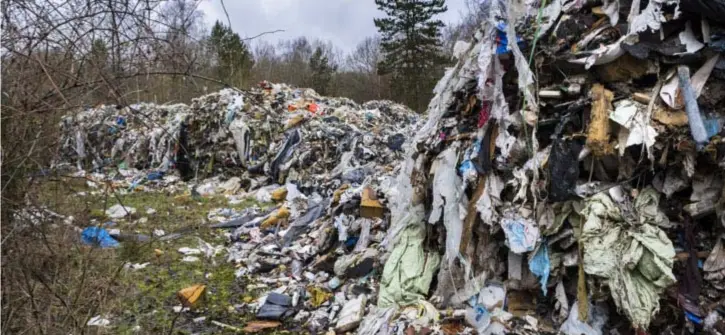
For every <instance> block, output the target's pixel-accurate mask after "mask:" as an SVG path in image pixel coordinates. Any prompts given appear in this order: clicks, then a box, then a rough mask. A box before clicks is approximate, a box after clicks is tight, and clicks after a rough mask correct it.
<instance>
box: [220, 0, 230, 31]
mask: <svg viewBox="0 0 725 335" xmlns="http://www.w3.org/2000/svg"><path fill="white" fill-rule="evenodd" d="M219 2H221V3H222V9H223V10H224V15H226V16H227V24H229V29H232V20H230V19H229V13H227V6H224V0H219Z"/></svg>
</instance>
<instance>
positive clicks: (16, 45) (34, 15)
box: [2, 0, 474, 112]
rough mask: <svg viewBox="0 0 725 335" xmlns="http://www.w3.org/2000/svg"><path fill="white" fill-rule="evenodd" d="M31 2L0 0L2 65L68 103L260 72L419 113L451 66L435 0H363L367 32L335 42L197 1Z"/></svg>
mask: <svg viewBox="0 0 725 335" xmlns="http://www.w3.org/2000/svg"><path fill="white" fill-rule="evenodd" d="M42 2H43V1H40V2H35V3H27V2H23V1H10V2H9V3H6V4H4V6H3V7H4V8H3V13H4V15H5V20H4V21H5V22H4V23H5V25H4V28H5V29H4V31H3V40H4V42H5V43H4V45H3V48H4V49H5V51H7V52H5V53H4V54H3V64H2V65H3V72H4V74H5V73H7V74H11V75H18V76H20V77H24V78H32V77H33V76H35V77H39V78H42V79H43V81H44V82H46V84H45V85H37V86H39V87H36V89H41V87H42V89H44V90H45V91H46V93H47V94H49V96H52V97H53V98H58V97H57V96H56V95H57V94H58V92H57V91H58V90H57V89H56V88H55V87H53V84H52V83H53V82H55V83H56V84H57V85H58V89H61V88H62V87H65V88H66V89H68V90H69V91H72V92H69V95H70V96H73V98H72V99H70V100H73V102H72V105H74V106H76V105H84V104H85V105H92V104H97V103H114V102H116V103H119V104H123V103H124V102H142V101H151V102H157V103H166V102H186V101H188V100H190V99H191V98H193V97H196V96H199V95H201V94H205V93H209V92H211V91H213V90H216V89H219V88H221V87H223V86H225V85H229V86H234V87H238V88H241V89H245V88H248V87H250V86H251V85H254V84H255V83H257V82H259V81H261V80H268V81H272V82H284V83H289V84H292V85H295V86H299V87H311V88H313V89H315V90H316V91H318V92H319V93H321V94H323V95H332V96H346V97H349V98H352V99H354V100H356V101H359V102H362V101H367V100H372V99H389V100H395V101H398V102H402V103H405V104H407V105H409V106H410V107H411V108H413V109H415V110H417V111H419V112H423V111H425V108H426V106H427V102H428V101H429V100H430V97H431V96H432V93H431V92H432V89H433V87H434V85H435V82H436V81H437V80H438V78H440V77H441V75H442V73H443V71H444V68H445V66H449V65H451V64H452V60H451V55H450V51H451V49H452V45H453V42H454V41H453V39H460V38H462V36H461V35H462V34H461V27H462V25H463V24H458V25H454V26H450V27H446V26H445V25H444V24H443V22H442V21H440V20H439V19H437V18H436V17H437V15H438V14H440V13H443V12H445V11H446V10H447V7H446V5H445V1H444V0H417V1H404V2H401V1H395V0H375V3H376V5H377V7H378V9H379V10H380V11H379V15H378V17H376V18H371V20H374V24H375V26H376V27H377V30H378V34H376V35H374V36H369V37H367V38H365V39H363V40H362V41H361V42H360V43H359V44H358V45H357V46H356V47H355V48H354V49H353V50H348V51H347V52H343V51H342V50H341V49H340V48H339V47H338V46H335V45H333V44H332V43H331V42H329V41H324V40H318V39H314V40H313V39H308V38H307V37H298V38H295V39H291V40H286V41H279V42H277V43H270V42H266V41H265V40H264V38H265V37H261V38H257V39H254V40H250V39H244V38H242V37H241V36H240V33H244V32H236V31H233V29H232V28H231V27H230V26H229V25H228V24H227V23H226V22H223V21H217V22H215V23H214V24H213V25H212V26H211V27H206V26H205V25H204V22H203V14H202V13H201V11H200V10H199V9H198V4H199V0H166V1H161V0H108V1H98V2H87V1H81V0H69V1H66V2H63V3H62V4H61V3H54V2H53V1H50V0H47V1H46V2H47V5H48V6H43V4H42ZM471 3H474V1H471ZM48 8H49V9H48ZM14 15H15V16H14ZM15 18H17V19H15ZM64 18H65V20H63V19H64ZM59 21H60V22H59ZM54 23H55V25H54ZM32 25H35V26H36V27H34V28H33V27H32ZM269 36H273V35H268V36H266V37H269ZM466 37H467V36H466ZM39 64H42V65H43V67H44V68H45V71H43V67H38V66H37V65H39ZM32 65H36V66H32ZM48 79H52V80H48ZM3 84H4V85H3V88H4V91H6V92H8V93H11V94H12V95H13V96H15V97H14V98H16V99H17V96H20V95H27V93H28V92H26V91H24V90H25V89H26V88H24V87H23V85H15V84H17V83H10V82H8V81H6V80H5V78H3ZM6 85H8V86H6ZM84 85H89V86H91V87H85V86H84ZM93 86H95V87H93ZM5 88H8V89H5ZM16 90H17V91H16ZM76 92H82V93H80V94H78V95H76V94H73V93H76ZM33 97H35V98H37V96H35V95H33ZM66 97H67V96H66ZM46 98H47V97H46ZM6 100H7V99H6ZM6 102H9V103H11V104H12V102H11V101H6ZM68 103H71V101H68Z"/></svg>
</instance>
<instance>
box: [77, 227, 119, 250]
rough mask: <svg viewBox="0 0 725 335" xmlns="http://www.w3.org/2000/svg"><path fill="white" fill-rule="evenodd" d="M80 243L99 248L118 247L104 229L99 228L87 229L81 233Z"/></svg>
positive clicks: (116, 242)
mask: <svg viewBox="0 0 725 335" xmlns="http://www.w3.org/2000/svg"><path fill="white" fill-rule="evenodd" d="M81 241H82V242H83V243H84V244H88V245H93V246H99V247H101V248H116V247H118V246H120V244H119V243H118V241H116V240H115V239H114V238H113V237H111V235H110V234H109V233H108V231H107V230H106V229H103V228H100V227H88V228H85V229H83V232H81Z"/></svg>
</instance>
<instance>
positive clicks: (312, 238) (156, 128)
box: [58, 82, 419, 332]
mask: <svg viewBox="0 0 725 335" xmlns="http://www.w3.org/2000/svg"><path fill="white" fill-rule="evenodd" d="M418 121H419V116H418V115H417V114H415V113H413V112H412V111H411V110H410V109H408V108H407V107H405V106H402V105H400V104H397V103H393V102H391V101H369V102H366V103H364V104H361V105H359V104H357V103H355V102H353V101H352V100H349V99H346V98H327V97H321V96H319V95H317V94H316V93H315V92H314V91H313V90H311V89H306V90H303V89H297V88H292V87H289V86H287V85H284V84H270V83H266V82H263V83H260V85H259V87H257V88H254V89H252V90H250V91H237V90H232V89H225V90H222V91H220V92H217V93H212V94H209V95H206V96H203V97H200V98H198V99H194V100H193V102H192V103H191V104H190V105H184V104H175V105H156V104H136V105H132V106H127V107H117V106H99V107H95V108H90V109H86V110H83V111H80V112H78V113H75V114H72V115H69V116H67V117H66V118H64V119H63V121H62V122H61V124H60V127H61V132H62V138H61V143H62V146H61V158H62V159H61V161H60V162H58V166H68V165H75V166H76V168H77V169H78V171H77V172H76V174H77V175H82V176H84V177H85V178H86V179H87V180H88V181H87V184H88V186H90V187H91V189H100V188H101V185H104V184H110V185H112V188H113V189H114V190H115V191H116V192H119V193H121V194H125V193H131V192H156V191H160V192H163V193H165V194H168V195H175V194H177V193H184V194H182V195H178V196H176V195H175V196H173V197H169V198H170V200H169V201H174V199H176V198H178V197H188V198H192V199H194V200H197V202H201V200H202V199H203V198H204V197H209V196H221V195H223V196H225V197H226V198H227V199H228V204H229V207H225V208H215V209H213V210H211V211H210V212H209V213H208V215H207V220H206V222H204V223H203V224H205V225H207V226H208V227H210V228H212V229H214V231H217V232H222V234H223V235H225V236H227V237H228V239H229V243H228V244H227V245H224V246H221V245H216V246H215V245H212V244H210V243H207V242H206V241H204V240H203V239H200V238H199V239H198V245H190V246H184V247H181V248H178V253H180V254H181V255H183V258H181V259H180V260H179V261H180V262H188V263H192V264H194V263H199V262H201V261H202V259H204V258H205V257H206V259H212V258H213V257H214V256H216V255H218V254H219V253H225V254H226V255H227V259H228V262H229V263H232V264H233V265H234V266H235V269H236V277H237V278H238V280H239V282H244V283H247V284H246V286H245V287H244V290H245V292H246V293H247V295H246V296H247V297H250V298H249V299H245V300H244V301H236V302H229V303H230V305H234V306H237V307H238V308H239V309H240V310H243V311H245V313H250V314H253V315H255V316H256V317H257V320H255V321H251V322H249V323H248V324H247V325H246V327H245V328H244V329H239V328H236V326H237V325H227V324H223V323H220V322H218V321H214V322H216V323H214V325H215V326H217V327H222V328H229V329H236V330H238V331H245V332H256V331H262V330H264V329H269V328H277V327H280V326H281V324H282V323H281V322H291V323H293V324H297V325H298V327H300V329H306V330H308V331H313V332H325V331H327V330H328V329H335V330H337V331H341V332H344V331H354V330H355V329H356V328H357V326H358V325H359V323H360V321H361V320H362V317H363V315H364V314H365V312H366V309H367V307H368V306H369V305H372V304H374V302H375V296H376V295H377V293H376V292H377V287H378V284H377V278H379V276H380V273H379V272H380V270H379V269H380V268H381V266H382V265H381V256H382V255H381V253H380V247H379V246H380V245H381V244H383V243H384V238H385V236H386V234H385V233H386V231H387V230H388V226H389V222H390V220H389V210H387V207H386V206H387V203H388V202H389V200H387V199H391V198H389V197H388V196H389V194H390V192H394V190H392V189H391V188H390V187H385V186H382V185H383V184H384V183H386V182H388V183H389V180H388V179H387V178H386V177H390V176H392V175H394V174H396V173H397V170H396V168H399V165H400V164H399V163H400V161H401V160H402V157H403V154H404V151H403V144H404V142H405V141H406V140H407V138H408V137H409V136H410V134H412V133H414V132H415V129H417V127H418V126H417V125H416V123H417V122H418ZM89 170H90V171H89ZM384 190H385V192H383V191H384ZM90 194H96V195H98V192H97V191H91V192H90ZM83 195H84V196H85V195H87V194H86V193H85V192H83ZM247 199H252V200H253V201H252V202H251V203H250V205H249V206H248V207H246V208H243V209H238V207H235V206H234V205H238V204H240V203H245V201H246V200H247ZM141 211H142V209H140V208H139V209H137V208H133V207H129V206H125V205H122V204H116V205H114V206H111V207H109V208H107V209H105V212H104V214H105V218H108V219H110V220H112V221H111V222H107V223H104V224H99V225H97V226H94V225H91V226H89V227H85V228H84V229H82V230H79V231H80V235H81V236H80V240H81V242H82V243H84V244H87V245H93V246H96V247H101V248H115V247H118V246H119V245H121V244H123V243H124V241H140V242H144V241H155V240H158V241H162V242H168V241H172V240H176V239H178V238H180V237H182V236H185V235H188V234H190V233H192V232H193V230H190V229H181V230H180V231H176V232H172V231H163V230H161V229H154V231H153V236H148V235H144V234H134V233H128V232H124V231H123V229H118V228H113V229H111V227H116V226H119V225H117V223H118V222H120V223H126V222H128V223H130V224H131V226H136V225H138V224H141V221H143V220H146V219H147V218H146V217H142V218H140V219H138V220H136V219H137V216H136V215H135V214H137V213H139V214H140V213H141ZM154 213H155V209H153V208H146V214H147V215H149V216H153V214H154ZM198 224H199V223H198V222H193V223H191V225H192V226H195V225H198ZM123 227H127V225H123ZM158 252H160V253H161V252H162V251H160V250H159V251H158ZM148 265H149V263H142V264H130V265H129V266H128V268H130V269H134V270H141V269H144V268H146V267H147V266H148ZM376 269H378V270H376ZM205 291H206V285H205V284H201V283H199V284H196V285H194V286H190V287H187V288H183V289H181V290H180V291H179V292H178V299H179V300H180V301H181V302H182V304H181V305H180V306H176V307H175V309H174V311H175V312H177V313H178V312H186V311H190V310H192V309H196V310H195V311H194V313H198V312H199V310H198V308H203V306H202V307H200V305H201V304H200V303H199V301H200V300H201V298H202V297H203V296H204V292H205ZM240 298H241V297H240ZM195 315H196V314H195Z"/></svg>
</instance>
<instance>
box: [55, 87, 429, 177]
mask: <svg viewBox="0 0 725 335" xmlns="http://www.w3.org/2000/svg"><path fill="white" fill-rule="evenodd" d="M417 120H418V116H417V114H415V113H413V112H412V111H410V109H408V108H407V107H405V106H403V105H400V104H397V103H393V102H392V101H369V102H366V103H365V104H362V105H359V104H357V103H355V102H354V101H352V100H350V99H347V98H330V97H322V96H320V95H318V94H317V93H316V92H315V91H314V90H312V89H298V88H292V87H290V86H288V85H284V84H270V83H267V82H262V83H260V84H259V85H258V87H256V88H254V89H252V90H249V91H240V90H236V89H230V88H227V89H223V90H221V91H219V92H216V93H212V94H208V95H205V96H202V97H200V98H197V99H193V101H192V103H191V104H190V105H186V104H172V105H158V104H153V103H141V104H133V105H130V106H118V105H102V106H98V107H93V108H87V109H84V110H81V111H77V112H74V113H71V114H70V115H68V116H67V117H65V118H64V119H63V120H62V122H61V125H60V127H61V134H62V135H61V149H60V150H61V151H60V157H61V162H63V163H74V164H75V165H76V167H77V168H78V169H80V170H93V171H101V170H102V169H103V168H109V167H113V168H119V169H123V170H132V169H138V170H148V169H153V170H157V171H160V172H162V173H166V172H169V171H173V170H174V169H176V170H178V172H179V174H180V176H181V177H182V179H183V180H185V181H189V180H191V179H192V178H193V179H195V180H199V179H204V178H206V177H213V176H231V175H234V176H237V177H244V179H245V180H244V181H245V183H246V184H245V188H246V189H248V190H249V189H256V188H258V187H260V186H264V185H267V184H269V183H270V182H281V183H284V181H304V183H306V185H308V186H309V187H313V185H316V183H317V182H318V181H319V178H317V177H319V176H322V175H326V174H327V173H331V172H335V173H342V172H344V173H346V175H345V176H344V178H346V179H353V180H355V181H357V182H358V183H360V182H362V178H363V177H365V176H366V175H368V174H370V172H371V170H372V169H373V167H374V166H385V165H388V164H390V163H392V162H393V161H397V160H398V159H399V157H400V152H401V151H402V145H403V142H404V141H405V139H406V137H407V134H409V133H411V129H412V127H413V125H414V124H415V122H416V121H417ZM250 184H251V185H250Z"/></svg>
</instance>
